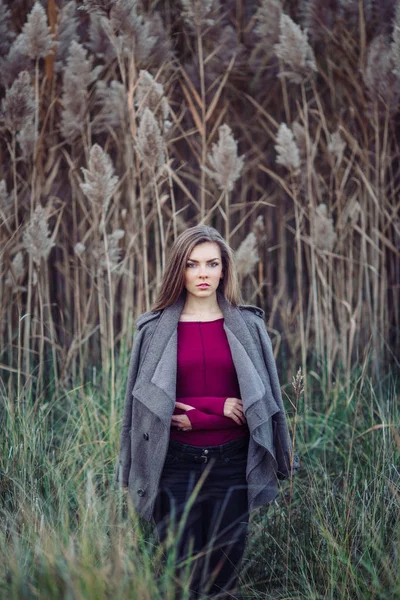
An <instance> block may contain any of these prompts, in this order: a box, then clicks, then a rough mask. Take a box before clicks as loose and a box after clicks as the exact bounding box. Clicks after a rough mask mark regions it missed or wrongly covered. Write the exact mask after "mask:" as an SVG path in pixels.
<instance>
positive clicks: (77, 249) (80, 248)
mask: <svg viewBox="0 0 400 600" xmlns="http://www.w3.org/2000/svg"><path fill="white" fill-rule="evenodd" d="M85 250H86V246H85V244H82V242H77V243H76V244H75V246H74V252H75V254H76V255H77V256H81V254H83V253H84V252H85Z"/></svg>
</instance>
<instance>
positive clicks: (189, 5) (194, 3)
mask: <svg viewBox="0 0 400 600" xmlns="http://www.w3.org/2000/svg"><path fill="white" fill-rule="evenodd" d="M181 4H182V8H183V10H182V17H183V18H184V20H185V22H186V24H187V25H189V27H193V28H196V27H199V26H200V25H201V23H205V24H207V25H211V24H212V23H213V21H211V20H210V19H207V17H208V15H209V13H210V11H211V9H212V5H213V0H181Z"/></svg>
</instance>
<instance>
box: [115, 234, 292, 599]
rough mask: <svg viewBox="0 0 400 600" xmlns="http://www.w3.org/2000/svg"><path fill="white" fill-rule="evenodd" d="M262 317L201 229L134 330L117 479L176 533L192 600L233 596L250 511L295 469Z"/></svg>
mask: <svg viewBox="0 0 400 600" xmlns="http://www.w3.org/2000/svg"><path fill="white" fill-rule="evenodd" d="M263 316H264V312H263V311H262V310H261V309H260V308H257V307H255V306H250V305H247V306H246V305H243V304H242V299H241V294H240V290H239V287H238V283H237V275H236V271H235V265H234V260H233V253H232V250H231V249H230V248H229V246H228V245H227V244H226V242H225V241H224V239H223V238H222V236H221V235H220V234H219V233H218V231H217V230H215V229H214V228H212V227H207V226H197V227H191V228H189V229H187V230H186V231H184V232H183V233H182V234H181V235H180V236H179V237H178V238H177V240H176V241H175V243H174V245H173V247H172V250H171V253H170V256H169V261H168V264H167V266H166V269H165V273H164V278H163V281H162V285H161V289H160V291H159V295H158V299H157V302H156V304H155V306H154V307H153V310H152V311H149V312H147V313H144V314H143V315H141V316H140V317H139V318H138V319H137V322H136V331H135V336H134V344H133V350H132V355H131V362H130V367H129V374H128V382H127V391H126V401H125V411H124V416H123V423H122V433H121V447H120V455H119V460H118V464H117V468H116V482H117V484H118V483H119V484H121V485H122V486H126V487H128V488H129V492H130V495H131V497H132V500H133V503H134V506H135V508H136V510H137V511H138V512H139V514H141V515H142V516H143V517H144V518H145V519H148V520H151V519H154V521H155V523H156V526H157V530H158V533H159V536H160V539H161V540H164V539H165V537H166V534H167V531H168V528H169V527H175V531H176V536H177V539H176V543H177V552H178V559H179V560H181V561H182V563H183V561H184V559H185V558H186V557H190V558H191V567H192V568H191V576H192V579H191V586H190V587H191V590H192V597H194V598H195V597H200V595H201V593H202V592H208V593H209V594H211V597H218V598H225V597H226V598H228V597H229V598H232V593H233V591H234V589H235V587H236V584H237V576H238V569H239V566H240V562H241V558H242V555H243V551H244V547H245V540H246V532H247V523H248V516H249V512H250V511H251V510H252V509H253V508H256V507H258V506H261V505H263V504H267V503H269V502H271V501H272V500H273V499H274V498H275V497H276V495H277V478H278V479H283V478H287V477H288V476H289V475H290V473H291V472H294V470H295V469H296V468H297V462H296V464H294V457H293V456H292V451H291V443H290V438H289V435H288V430H287V425H286V420H285V413H284V407H283V404H282V397H281V391H280V386H279V380H278V375H277V371H276V365H275V360H274V356H273V352H272V347H271V342H270V339H269V336H268V334H267V331H266V328H265V324H264V319H263ZM296 461H297V457H296ZM178 532H179V535H178ZM233 597H234V596H233Z"/></svg>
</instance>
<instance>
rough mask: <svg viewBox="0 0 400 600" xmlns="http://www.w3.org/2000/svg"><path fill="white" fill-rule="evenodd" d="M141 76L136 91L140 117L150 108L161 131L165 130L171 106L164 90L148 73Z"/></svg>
mask: <svg viewBox="0 0 400 600" xmlns="http://www.w3.org/2000/svg"><path fill="white" fill-rule="evenodd" d="M139 75H140V77H139V84H138V86H137V89H136V105H137V106H138V115H141V114H142V113H143V111H144V109H145V108H149V109H150V110H151V112H152V113H153V115H154V116H155V118H156V120H157V122H158V124H159V126H160V128H161V130H164V125H165V121H166V120H167V119H168V115H169V104H168V100H167V99H166V97H165V95H164V88H163V86H162V84H161V83H158V82H157V81H155V80H154V77H153V76H152V75H151V74H150V73H149V72H148V71H143V70H142V71H140V73H139Z"/></svg>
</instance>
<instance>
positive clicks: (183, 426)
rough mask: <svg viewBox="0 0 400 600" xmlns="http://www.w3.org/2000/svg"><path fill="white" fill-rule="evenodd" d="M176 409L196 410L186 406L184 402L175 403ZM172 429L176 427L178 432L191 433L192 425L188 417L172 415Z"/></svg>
mask: <svg viewBox="0 0 400 600" xmlns="http://www.w3.org/2000/svg"><path fill="white" fill-rule="evenodd" d="M175 407H176V408H180V409H181V410H186V411H188V410H194V406H190V405H189V404H184V403H183V402H175ZM171 427H176V428H177V429H178V431H191V429H192V424H191V422H190V419H189V417H188V416H187V415H172V419H171Z"/></svg>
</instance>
